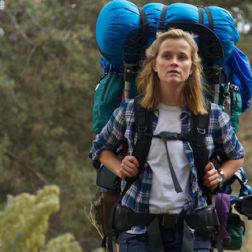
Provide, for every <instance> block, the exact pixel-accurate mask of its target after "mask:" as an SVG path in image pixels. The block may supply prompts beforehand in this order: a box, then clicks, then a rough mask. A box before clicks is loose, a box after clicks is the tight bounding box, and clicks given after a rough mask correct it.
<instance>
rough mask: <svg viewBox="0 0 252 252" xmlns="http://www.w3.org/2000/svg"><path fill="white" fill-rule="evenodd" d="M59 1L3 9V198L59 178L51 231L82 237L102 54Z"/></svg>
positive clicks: (79, 17)
mask: <svg viewBox="0 0 252 252" xmlns="http://www.w3.org/2000/svg"><path fill="white" fill-rule="evenodd" d="M64 2H65V3H63V1H33V0H26V1H23V0H18V1H10V2H8V3H7V2H6V8H5V10H4V11H1V13H0V14H1V21H0V22H1V23H0V27H2V29H3V30H4V35H3V36H0V44H1V49H0V55H1V59H0V65H1V72H0V113H1V118H0V122H1V123H0V139H1V141H0V173H1V176H0V190H1V197H0V200H1V202H4V201H5V198H6V195H7V194H18V193H20V192H23V191H28V192H34V191H35V190H37V189H38V188H40V187H41V186H43V185H44V184H52V183H53V184H58V185H59V186H60V187H61V191H62V194H61V197H62V208H61V211H60V212H59V213H58V214H57V215H56V217H55V218H54V220H53V221H51V222H52V223H51V224H52V225H51V228H50V230H49V234H55V233H58V232H59V230H61V231H65V230H68V231H70V232H74V234H75V235H76V236H77V237H82V236H83V235H84V233H85V232H88V231H89V230H90V225H89V224H88V220H87V219H85V217H84V214H83V213H82V212H81V209H83V205H85V204H88V202H89V199H90V198H91V197H92V187H93V185H94V177H95V176H94V170H93V169H92V168H91V165H90V162H89V161H88V157H87V153H88V151H89V148H90V146H91V140H92V139H93V136H94V134H93V132H92V126H91V121H92V118H91V113H90V111H91V108H92V102H91V101H90V98H91V97H92V95H93V92H94V87H95V85H96V84H95V83H96V81H97V80H98V79H99V76H98V75H99V66H98V62H99V60H98V52H97V48H96V42H95V36H94V27H92V26H91V25H90V24H88V23H86V21H85V20H84V17H85V13H83V12H81V11H79V9H78V8H77V7H76V8H73V7H72V6H73V4H71V1H69V2H68V1H64ZM90 3H91V2H90ZM76 4H78V5H81V6H82V7H81V10H82V11H83V10H84V11H87V12H89V15H90V13H91V12H90V11H94V4H90V5H89V6H88V7H87V6H86V5H85V4H84V5H83V3H82V2H81V1H79V3H76ZM90 19H91V17H90ZM93 19H94V20H96V17H94V18H93ZM94 23H95V22H94ZM0 204H1V203H0Z"/></svg>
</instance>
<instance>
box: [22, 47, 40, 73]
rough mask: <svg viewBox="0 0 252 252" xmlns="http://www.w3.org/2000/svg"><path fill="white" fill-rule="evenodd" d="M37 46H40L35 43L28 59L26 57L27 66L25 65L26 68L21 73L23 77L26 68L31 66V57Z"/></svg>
mask: <svg viewBox="0 0 252 252" xmlns="http://www.w3.org/2000/svg"><path fill="white" fill-rule="evenodd" d="M37 47H38V46H37V45H34V46H33V47H32V49H31V51H30V53H29V55H28V57H27V59H26V63H25V67H24V69H23V71H22V73H21V77H22V78H23V77H24V74H25V72H26V69H27V68H28V66H29V64H30V62H31V59H32V56H33V54H34V53H35V51H36V49H37Z"/></svg>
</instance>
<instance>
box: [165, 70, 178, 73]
mask: <svg viewBox="0 0 252 252" xmlns="http://www.w3.org/2000/svg"><path fill="white" fill-rule="evenodd" d="M168 73H170V74H179V72H178V71H176V70H171V71H169V72H168Z"/></svg>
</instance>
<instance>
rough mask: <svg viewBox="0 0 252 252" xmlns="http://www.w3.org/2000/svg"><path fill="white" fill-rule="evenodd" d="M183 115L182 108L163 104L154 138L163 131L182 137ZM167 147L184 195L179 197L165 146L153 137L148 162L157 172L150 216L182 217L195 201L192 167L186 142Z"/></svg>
mask: <svg viewBox="0 0 252 252" xmlns="http://www.w3.org/2000/svg"><path fill="white" fill-rule="evenodd" d="M181 112H182V111H181V108H180V107H177V106H167V105H164V104H160V106H159V117H158V123H157V127H156V129H155V131H154V135H155V134H158V133H160V132H162V131H168V132H176V133H180V132H181V119H180V114H181ZM167 147H168V151H169V155H170V159H171V163H172V165H173V168H174V171H175V173H176V176H177V179H178V182H179V184H180V186H181V188H182V190H183V192H180V193H177V192H176V191H175V188H174V184H173V180H172V177H171V173H170V168H169V164H168V160H167V155H166V150H165V146H164V142H163V141H162V140H161V139H160V138H156V137H153V138H152V141H151V147H150V151H149V154H148V157H147V162H148V164H149V165H150V167H151V169H152V172H153V177H152V187H151V194H150V200H149V210H150V213H156V214H157V213H173V214H175V213H180V212H181V210H182V208H183V206H184V204H185V203H186V202H187V201H189V200H191V197H190V195H189V176H190V165H189V161H188V159H187V157H186V155H185V152H184V148H183V142H182V141H180V140H168V141H167Z"/></svg>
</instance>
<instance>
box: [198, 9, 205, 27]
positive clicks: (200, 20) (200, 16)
mask: <svg viewBox="0 0 252 252" xmlns="http://www.w3.org/2000/svg"><path fill="white" fill-rule="evenodd" d="M198 11H199V24H202V25H203V24H204V15H203V7H201V6H198Z"/></svg>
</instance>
